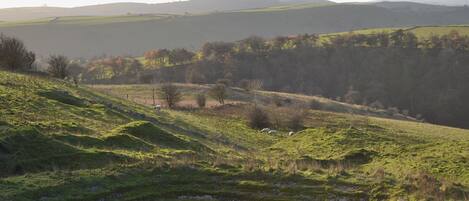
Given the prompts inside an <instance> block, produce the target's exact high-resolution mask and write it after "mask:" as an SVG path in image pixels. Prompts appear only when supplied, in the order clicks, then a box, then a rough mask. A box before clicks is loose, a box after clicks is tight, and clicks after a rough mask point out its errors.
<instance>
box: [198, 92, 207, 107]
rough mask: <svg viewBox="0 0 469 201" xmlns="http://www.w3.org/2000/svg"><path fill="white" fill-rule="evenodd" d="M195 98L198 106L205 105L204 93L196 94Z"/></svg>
mask: <svg viewBox="0 0 469 201" xmlns="http://www.w3.org/2000/svg"><path fill="white" fill-rule="evenodd" d="M195 98H196V101H197V105H198V106H199V108H204V107H205V106H206V103H207V97H205V94H197V96H196V97H195Z"/></svg>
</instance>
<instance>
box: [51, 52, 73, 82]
mask: <svg viewBox="0 0 469 201" xmlns="http://www.w3.org/2000/svg"><path fill="white" fill-rule="evenodd" d="M47 63H48V64H49V69H48V71H49V73H50V74H51V75H52V76H53V77H56V78H60V79H64V78H66V77H67V76H68V74H69V72H68V64H69V61H68V58H67V57H65V56H63V55H52V56H50V58H49V60H48V61H47Z"/></svg>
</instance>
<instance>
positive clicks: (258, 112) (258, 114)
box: [248, 107, 271, 129]
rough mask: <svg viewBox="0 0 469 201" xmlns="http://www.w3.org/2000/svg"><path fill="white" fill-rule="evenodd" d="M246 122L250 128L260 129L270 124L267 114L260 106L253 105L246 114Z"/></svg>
mask: <svg viewBox="0 0 469 201" xmlns="http://www.w3.org/2000/svg"><path fill="white" fill-rule="evenodd" d="M248 122H249V126H250V127H251V128H255V129H262V128H268V127H270V126H271V123H270V120H269V115H268V114H267V112H265V111H264V110H263V109H261V108H260V107H254V108H253V109H252V110H251V111H250V112H249V114H248Z"/></svg>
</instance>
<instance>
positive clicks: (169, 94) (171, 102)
mask: <svg viewBox="0 0 469 201" xmlns="http://www.w3.org/2000/svg"><path fill="white" fill-rule="evenodd" d="M159 95H160V98H161V99H164V100H165V102H166V104H167V105H168V107H169V108H174V107H175V106H176V104H177V103H178V102H180V101H181V99H182V93H181V92H180V91H179V89H178V88H177V86H176V85H174V84H172V83H166V84H163V85H162V86H161V88H160V94H159Z"/></svg>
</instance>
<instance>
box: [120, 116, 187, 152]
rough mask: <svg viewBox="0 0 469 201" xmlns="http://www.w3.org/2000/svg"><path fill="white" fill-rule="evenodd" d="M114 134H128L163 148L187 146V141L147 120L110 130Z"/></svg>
mask: <svg viewBox="0 0 469 201" xmlns="http://www.w3.org/2000/svg"><path fill="white" fill-rule="evenodd" d="M111 133H114V134H128V135H131V136H134V137H136V138H140V139H142V140H145V141H147V142H148V143H151V144H153V145H156V146H159V147H163V148H173V149H181V148H188V143H187V142H186V141H184V140H182V139H180V138H178V137H176V136H174V135H172V134H170V133H168V132H166V131H164V130H162V129H161V128H159V127H156V126H155V125H154V124H152V123H150V122H147V121H136V122H131V123H128V124H126V125H123V126H120V127H118V128H116V129H114V130H112V131H111Z"/></svg>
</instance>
